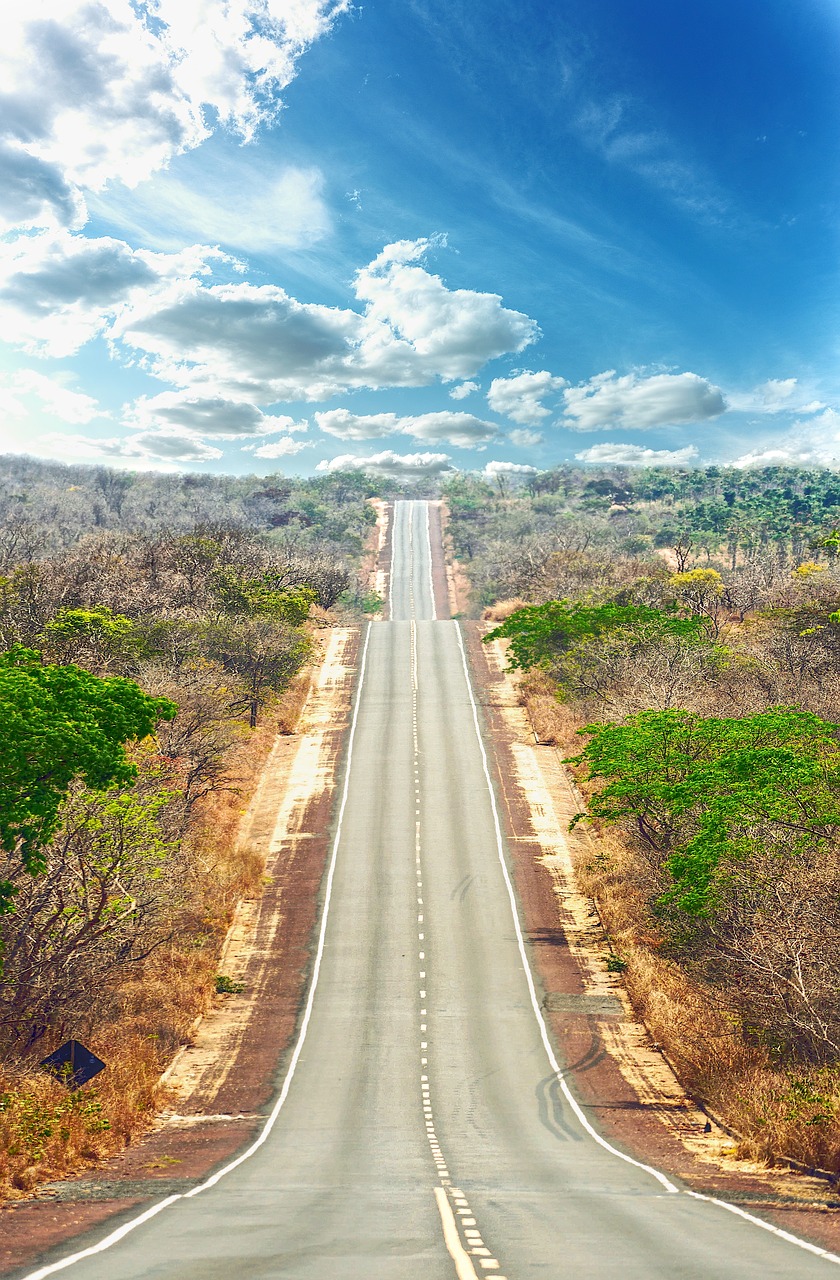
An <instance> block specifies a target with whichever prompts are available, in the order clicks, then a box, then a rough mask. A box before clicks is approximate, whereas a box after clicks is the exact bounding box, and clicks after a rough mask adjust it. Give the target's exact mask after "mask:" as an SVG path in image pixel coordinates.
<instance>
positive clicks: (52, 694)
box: [0, 648, 177, 913]
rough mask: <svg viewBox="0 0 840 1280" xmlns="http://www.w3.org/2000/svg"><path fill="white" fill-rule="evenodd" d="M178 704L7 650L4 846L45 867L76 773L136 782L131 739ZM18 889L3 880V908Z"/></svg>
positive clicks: (0, 674)
mask: <svg viewBox="0 0 840 1280" xmlns="http://www.w3.org/2000/svg"><path fill="white" fill-rule="evenodd" d="M176 711H177V707H176V706H175V704H174V703H173V702H170V701H169V700H168V699H167V698H150V697H148V696H147V695H146V694H145V693H143V691H142V690H141V689H140V688H139V687H138V685H136V684H134V682H133V681H131V680H125V679H122V678H120V677H116V676H110V677H107V678H105V679H102V678H100V677H98V676H95V675H91V673H90V672H89V671H84V670H82V669H81V668H80V667H76V666H72V665H67V666H56V665H49V664H44V663H42V661H41V655H40V654H39V653H38V652H37V651H35V650H33V649H22V648H16V649H12V650H10V651H9V652H8V653H4V654H0V720H2V724H3V735H2V738H0V846H2V848H3V849H5V850H6V852H7V853H13V854H18V855H19V856H20V858H21V859H22V861H23V865H24V866H25V868H26V870H27V871H28V872H30V873H31V874H37V873H38V872H39V871H40V870H41V869H42V868H43V865H44V862H43V858H44V854H43V850H44V847H45V845H46V844H47V843H48V841H49V840H50V838H51V837H52V835H53V834H54V832H55V830H56V828H57V825H58V821H59V818H58V814H59V807H60V805H61V802H62V800H63V799H64V797H65V796H66V794H67V792H68V789H69V787H70V784H71V783H72V781H73V779H74V778H81V779H83V780H84V781H85V782H86V783H87V784H88V786H91V787H96V788H100V789H102V788H106V787H109V786H111V785H112V784H115V783H120V784H127V783H130V782H131V781H132V780H133V779H134V777H135V775H136V769H135V766H134V765H133V764H131V763H130V761H129V760H128V757H127V756H126V752H125V746H126V743H128V742H131V741H133V740H134V739H138V738H144V737H146V736H147V735H148V734H150V733H153V732H154V729H155V725H156V724H157V722H158V720H169V719H171V718H172V717H173V716H174V715H175V713H176ZM12 894H13V891H12V887H11V886H10V884H9V882H8V881H0V913H2V912H4V911H9V910H10V909H11V906H12V903H11V898H12Z"/></svg>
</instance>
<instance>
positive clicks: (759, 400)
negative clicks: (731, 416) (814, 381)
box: [727, 378, 826, 414]
mask: <svg viewBox="0 0 840 1280" xmlns="http://www.w3.org/2000/svg"><path fill="white" fill-rule="evenodd" d="M727 398H728V401H729V405H728V407H729V408H730V409H737V410H740V411H741V412H743V413H762V414H764V413H785V412H787V413H818V412H819V411H820V410H821V409H825V408H826V406H825V405H824V404H823V403H822V401H820V400H814V399H813V398H812V392H811V391H807V390H805V389H804V388H803V387H801V386H800V384H799V379H798V378H768V380H767V381H766V382H762V383H761V385H760V386H758V387H756V388H755V390H753V391H747V392H740V391H736V392H733V393H732V394H730V395H729V396H728V397H727Z"/></svg>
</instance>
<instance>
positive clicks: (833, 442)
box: [731, 409, 840, 467]
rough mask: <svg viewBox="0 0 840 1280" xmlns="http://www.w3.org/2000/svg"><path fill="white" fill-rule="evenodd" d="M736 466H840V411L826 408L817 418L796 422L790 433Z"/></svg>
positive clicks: (758, 449)
mask: <svg viewBox="0 0 840 1280" xmlns="http://www.w3.org/2000/svg"><path fill="white" fill-rule="evenodd" d="M731 465H732V466H733V467H837V466H840V412H838V411H837V410H836V409H826V410H825V411H824V412H823V413H821V414H820V416H819V417H818V418H812V419H809V420H808V421H807V422H802V421H797V422H794V424H793V426H792V428H791V430H790V431H789V432H787V433H786V434H785V435H783V436H781V437H779V438H777V439H776V440H775V441H772V442H767V443H766V444H764V445H763V446H762V445H759V446H758V447H757V448H755V449H752V450H751V451H750V452H749V453H745V454H743V455H742V456H741V457H740V458H736V459H735V461H734V462H733V463H732V464H731Z"/></svg>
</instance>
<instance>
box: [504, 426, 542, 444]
mask: <svg viewBox="0 0 840 1280" xmlns="http://www.w3.org/2000/svg"><path fill="white" fill-rule="evenodd" d="M543 439H544V437H543V435H542V433H541V432H539V431H526V430H525V429H524V428H523V427H517V429H516V430H515V431H511V433H510V441H511V444H515V445H518V446H519V447H520V449H532V448H533V447H534V445H538V444H542V442H543Z"/></svg>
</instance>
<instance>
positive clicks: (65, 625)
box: [42, 605, 146, 668]
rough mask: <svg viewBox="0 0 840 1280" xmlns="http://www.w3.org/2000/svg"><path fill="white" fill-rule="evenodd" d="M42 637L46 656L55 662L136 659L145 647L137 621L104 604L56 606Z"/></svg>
mask: <svg viewBox="0 0 840 1280" xmlns="http://www.w3.org/2000/svg"><path fill="white" fill-rule="evenodd" d="M42 640H43V643H44V647H45V649H46V650H47V652H48V654H49V656H50V657H51V658H53V659H54V660H55V661H57V662H60V663H67V662H71V661H72V662H77V663H84V664H85V665H87V666H96V667H99V668H107V667H109V666H122V665H123V664H125V663H130V662H135V661H137V659H138V658H140V657H142V656H143V655H144V653H145V651H146V642H145V639H144V637H143V634H142V631H141V630H140V628H139V627H138V626H137V624H136V623H135V622H132V620H131V618H127V617H126V616H125V614H122V613H113V612H112V611H111V610H110V609H108V608H106V607H105V606H104V605H95V606H93V607H92V608H90V609H59V611H58V613H57V614H56V615H55V617H54V618H52V619H51V620H50V621H49V622H48V623H47V625H46V626H45V627H44V632H43V636H42Z"/></svg>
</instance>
